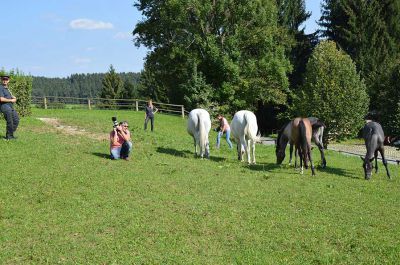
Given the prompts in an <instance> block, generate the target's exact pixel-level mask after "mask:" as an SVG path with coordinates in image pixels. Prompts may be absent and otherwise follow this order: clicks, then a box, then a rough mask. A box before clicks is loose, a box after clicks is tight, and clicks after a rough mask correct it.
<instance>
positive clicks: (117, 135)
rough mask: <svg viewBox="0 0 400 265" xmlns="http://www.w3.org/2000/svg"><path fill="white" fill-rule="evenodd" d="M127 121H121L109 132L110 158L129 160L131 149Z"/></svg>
mask: <svg viewBox="0 0 400 265" xmlns="http://www.w3.org/2000/svg"><path fill="white" fill-rule="evenodd" d="M128 127H129V126H128V122H126V121H123V122H120V123H119V124H118V126H115V127H114V129H113V130H112V131H111V133H110V155H111V159H113V160H117V159H120V158H122V159H125V160H129V154H130V152H131V150H132V139H131V132H130V131H129V130H128Z"/></svg>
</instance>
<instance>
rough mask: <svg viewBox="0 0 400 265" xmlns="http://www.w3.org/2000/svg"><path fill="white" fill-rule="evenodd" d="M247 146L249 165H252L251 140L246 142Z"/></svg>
mask: <svg viewBox="0 0 400 265" xmlns="http://www.w3.org/2000/svg"><path fill="white" fill-rule="evenodd" d="M246 144H247V146H246V155H247V164H249V165H250V164H251V146H250V145H251V143H250V140H247V141H246Z"/></svg>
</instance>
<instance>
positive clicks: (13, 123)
mask: <svg viewBox="0 0 400 265" xmlns="http://www.w3.org/2000/svg"><path fill="white" fill-rule="evenodd" d="M2 112H3V115H4V119H6V121H7V133H6V137H10V136H14V132H15V131H16V130H17V128H18V124H19V116H18V113H17V111H16V110H14V109H11V108H7V109H3V110H2Z"/></svg>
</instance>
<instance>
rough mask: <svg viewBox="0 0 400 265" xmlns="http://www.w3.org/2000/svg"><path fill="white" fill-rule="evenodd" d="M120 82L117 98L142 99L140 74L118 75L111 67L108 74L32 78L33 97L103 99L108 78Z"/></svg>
mask: <svg viewBox="0 0 400 265" xmlns="http://www.w3.org/2000/svg"><path fill="white" fill-rule="evenodd" d="M110 75H111V76H114V75H115V76H116V77H114V78H115V79H116V80H117V81H118V85H119V86H121V87H120V89H119V92H118V93H120V94H118V95H116V96H117V97H116V98H140V96H141V95H140V88H139V80H140V73H132V72H129V73H116V72H115V69H114V67H113V66H112V65H111V66H110V69H109V72H108V73H93V74H72V75H71V76H69V77H65V78H57V77H56V78H48V77H37V76H33V77H32V96H35V97H43V96H55V97H78V98H95V97H101V96H102V91H103V90H104V88H103V82H104V80H105V78H106V77H107V76H110Z"/></svg>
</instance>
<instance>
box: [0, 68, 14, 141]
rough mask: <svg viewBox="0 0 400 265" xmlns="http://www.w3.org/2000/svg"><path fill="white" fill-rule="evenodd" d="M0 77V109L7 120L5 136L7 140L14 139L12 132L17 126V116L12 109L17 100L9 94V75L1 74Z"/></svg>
mask: <svg viewBox="0 0 400 265" xmlns="http://www.w3.org/2000/svg"><path fill="white" fill-rule="evenodd" d="M0 78H1V85H0V110H1V112H2V113H3V115H4V119H5V120H6V122H7V126H6V131H7V132H6V137H5V139H7V140H14V139H16V137H15V136H14V132H15V131H16V130H17V128H18V124H19V116H18V113H17V111H16V110H15V109H14V103H15V102H17V98H16V97H14V96H13V95H12V94H11V91H10V90H9V89H8V82H9V81H10V76H8V75H3V76H1V77H0Z"/></svg>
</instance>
